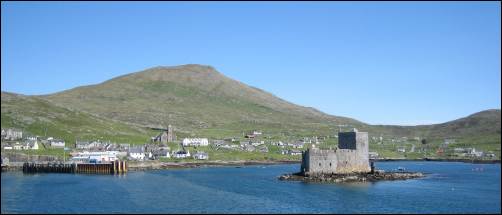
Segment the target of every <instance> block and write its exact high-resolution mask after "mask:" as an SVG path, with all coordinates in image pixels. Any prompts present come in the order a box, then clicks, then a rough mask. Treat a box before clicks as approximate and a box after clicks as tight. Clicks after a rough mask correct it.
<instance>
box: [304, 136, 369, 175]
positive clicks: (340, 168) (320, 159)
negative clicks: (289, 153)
mask: <svg viewBox="0 0 502 215" xmlns="http://www.w3.org/2000/svg"><path fill="white" fill-rule="evenodd" d="M363 172H371V167H370V164H369V155H368V132H358V131H357V130H356V129H354V131H352V132H339V133H338V148H336V149H334V150H332V149H324V150H323V149H317V148H310V149H307V151H304V152H303V153H302V164H301V173H303V174H304V175H315V174H332V173H335V174H346V173H363Z"/></svg>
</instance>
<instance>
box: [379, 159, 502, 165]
mask: <svg viewBox="0 0 502 215" xmlns="http://www.w3.org/2000/svg"><path fill="white" fill-rule="evenodd" d="M371 161H375V162H387V161H438V162H463V163H475V164H496V163H500V160H476V159H446V158H418V159H400V158H381V159H375V160H371Z"/></svg>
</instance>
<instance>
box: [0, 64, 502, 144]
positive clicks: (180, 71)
mask: <svg viewBox="0 0 502 215" xmlns="http://www.w3.org/2000/svg"><path fill="white" fill-rule="evenodd" d="M333 99H335V100H336V99H337V98H333ZM338 101H339V102H343V100H342V99H339V98H338ZM168 124H171V125H173V126H174V127H175V130H176V132H178V133H180V134H182V136H183V135H192V136H196V135H203V136H207V137H210V138H223V137H228V136H242V134H243V132H248V131H251V130H255V129H256V130H262V131H264V133H265V134H266V135H268V136H270V137H272V138H283V137H288V136H302V135H307V136H313V135H324V136H326V135H334V132H335V131H337V130H338V129H339V128H341V129H343V130H348V129H351V128H353V127H356V128H358V129H359V130H362V131H368V132H369V133H370V136H383V137H385V138H394V137H420V138H427V139H437V140H440V139H443V138H464V139H467V140H468V142H476V141H478V142H481V143H488V144H497V143H498V144H500V109H496V110H487V111H482V112H479V113H476V114H473V115H470V116H467V117H465V118H461V119H457V120H454V121H450V122H445V123H441V124H435V125H421V126H392V125H369V124H365V123H363V122H360V121H357V120H354V119H351V118H347V117H341V116H331V115H328V114H325V113H322V112H320V111H318V110H316V109H314V108H309V107H302V106H299V105H295V104H292V103H290V102H287V101H285V100H283V99H280V98H278V97H276V96H274V95H272V94H270V93H267V92H265V91H263V90H260V89H257V88H255V87H251V86H248V85H246V84H243V83H241V82H239V81H236V80H232V79H230V78H228V77H226V76H224V75H222V74H221V73H219V72H217V71H216V70H215V69H214V68H212V67H210V66H201V65H183V66H174V67H155V68H151V69H147V70H144V71H141V72H136V73H132V74H128V75H123V76H120V77H117V78H114V79H111V80H108V81H106V82H103V83H100V84H96V85H89V86H82V87H77V88H74V89H70V90H66V91H62V92H59V93H55V94H50V95H44V96H23V95H18V94H12V93H5V92H2V127H6V126H15V127H16V126H20V127H23V128H26V129H27V130H28V131H31V132H34V133H38V134H39V133H40V132H42V130H43V129H42V128H43V127H46V126H47V125H49V127H50V129H53V130H55V132H56V134H61V135H64V136H65V137H68V138H74V137H82V136H103V137H112V138H115V139H120V140H128V141H133V142H138V143H141V142H145V141H147V140H148V138H149V136H150V135H153V133H154V132H153V133H152V131H150V130H145V129H144V128H145V127H165V126H167V125H168Z"/></svg>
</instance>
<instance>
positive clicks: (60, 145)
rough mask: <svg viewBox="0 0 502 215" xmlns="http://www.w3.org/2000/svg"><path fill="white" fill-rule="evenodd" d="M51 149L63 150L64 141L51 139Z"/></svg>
mask: <svg viewBox="0 0 502 215" xmlns="http://www.w3.org/2000/svg"><path fill="white" fill-rule="evenodd" d="M50 143H51V147H53V148H64V147H65V142H64V140H61V139H52V140H51V141H50Z"/></svg>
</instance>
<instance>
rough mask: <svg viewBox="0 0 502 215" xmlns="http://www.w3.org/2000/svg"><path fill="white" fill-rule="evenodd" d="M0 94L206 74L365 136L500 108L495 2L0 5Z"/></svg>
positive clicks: (45, 92) (499, 67)
mask: <svg viewBox="0 0 502 215" xmlns="http://www.w3.org/2000/svg"><path fill="white" fill-rule="evenodd" d="M1 5H2V11H1V12H2V13H1V14H2V15H1V16H2V21H1V24H2V27H1V28H2V32H1V36H2V39H1V40H2V41H1V50H2V51H1V54H2V55H1V56H2V57H1V60H2V64H1V75H2V76H1V78H2V85H1V86H2V87H1V88H2V91H9V92H15V93H22V94H28V95H39V94H49V93H54V92H58V91H61V90H66V89H70V88H73V87H77V86H81V85H89V84H97V83H100V82H103V81H106V80H108V79H111V78H113V77H116V76H119V75H123V74H127V73H131V72H137V71H140V70H143V69H146V68H150V67H154V66H161V65H162V66H174V65H180V64H189V63H195V64H205V65H211V66H213V67H215V68H216V69H217V70H218V71H220V72H221V73H223V74H225V75H226V76H228V77H230V78H233V79H236V80H239V81H241V82H244V83H246V84H248V85H251V86H255V87H258V88H261V89H263V90H265V91H268V92H270V93H272V94H274V95H276V96H278V97H281V98H283V99H285V100H288V101H290V102H293V103H295V104H299V105H303V106H310V107H315V108H317V109H319V110H321V111H323V112H325V113H328V114H332V115H339V116H346V117H351V118H355V119H357V120H360V121H363V122H366V123H370V124H399V125H415V124H429V123H441V122H446V121H449V120H453V119H457V118H460V117H465V116H467V115H469V114H472V113H475V112H478V111H482V110H486V109H492V108H497V109H500V106H501V100H500V96H501V82H500V78H501V77H500V74H501V63H500V58H501V53H500V52H501V42H500V41H501V31H500V25H501V23H500V20H501V14H500V11H501V4H500V2H312V3H309V2H147V3H141V2H66V3H64V2H45V3H43V2H2V3H1Z"/></svg>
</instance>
